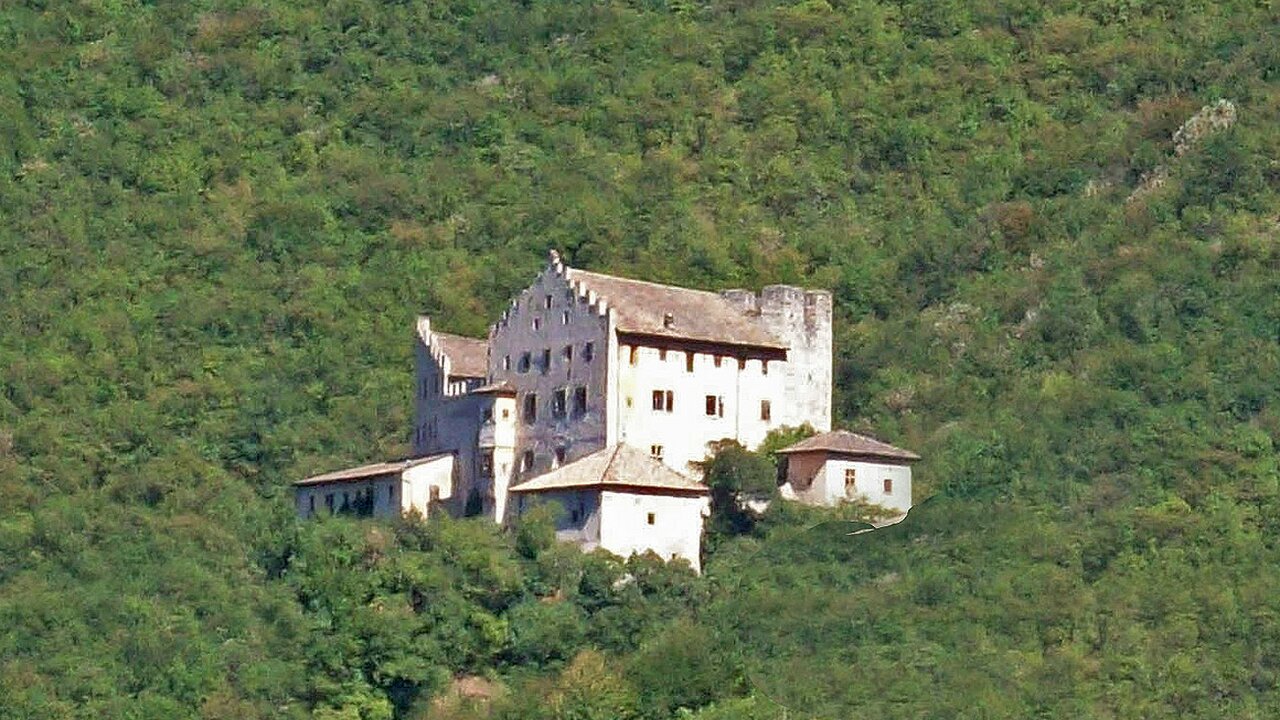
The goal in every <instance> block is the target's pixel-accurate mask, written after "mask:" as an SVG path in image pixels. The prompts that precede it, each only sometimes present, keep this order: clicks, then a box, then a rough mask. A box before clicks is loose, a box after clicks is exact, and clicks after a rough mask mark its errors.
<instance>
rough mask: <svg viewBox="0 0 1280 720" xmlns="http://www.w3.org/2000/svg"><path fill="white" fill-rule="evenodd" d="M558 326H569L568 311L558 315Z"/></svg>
mask: <svg viewBox="0 0 1280 720" xmlns="http://www.w3.org/2000/svg"><path fill="white" fill-rule="evenodd" d="M560 324H561V325H568V324H569V311H568V310H565V311H564V312H562V313H560Z"/></svg>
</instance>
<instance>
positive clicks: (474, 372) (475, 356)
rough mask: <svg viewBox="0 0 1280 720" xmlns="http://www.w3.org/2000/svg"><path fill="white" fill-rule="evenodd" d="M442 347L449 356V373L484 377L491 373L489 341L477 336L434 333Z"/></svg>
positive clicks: (457, 375) (456, 375)
mask: <svg viewBox="0 0 1280 720" xmlns="http://www.w3.org/2000/svg"><path fill="white" fill-rule="evenodd" d="M433 334H434V335H435V336H436V338H437V339H439V340H440V346H441V349H442V350H444V354H445V355H447V356H448V357H449V363H450V366H449V369H450V372H449V374H450V375H452V376H454V377H467V378H484V377H486V376H487V375H488V374H489V341H488V340H479V339H477V338H469V337H463V336H461V335H452V334H450V333H442V332H437V333H433Z"/></svg>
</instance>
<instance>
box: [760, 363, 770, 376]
mask: <svg viewBox="0 0 1280 720" xmlns="http://www.w3.org/2000/svg"><path fill="white" fill-rule="evenodd" d="M760 374H761V375H768V374H769V361H768V360H761V361H760Z"/></svg>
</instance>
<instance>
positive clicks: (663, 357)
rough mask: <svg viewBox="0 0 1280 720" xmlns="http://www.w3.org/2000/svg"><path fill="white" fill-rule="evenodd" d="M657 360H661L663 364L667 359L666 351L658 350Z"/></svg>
mask: <svg viewBox="0 0 1280 720" xmlns="http://www.w3.org/2000/svg"><path fill="white" fill-rule="evenodd" d="M658 359H659V360H662V361H664V362H665V361H666V359H667V351H666V350H659V351H658Z"/></svg>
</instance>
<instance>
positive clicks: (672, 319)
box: [662, 313, 676, 330]
mask: <svg viewBox="0 0 1280 720" xmlns="http://www.w3.org/2000/svg"><path fill="white" fill-rule="evenodd" d="M675 324H676V316H675V315H672V314H671V313H664V314H663V316H662V327H664V328H666V329H667V330H670V329H671V326H672V325H675Z"/></svg>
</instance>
